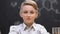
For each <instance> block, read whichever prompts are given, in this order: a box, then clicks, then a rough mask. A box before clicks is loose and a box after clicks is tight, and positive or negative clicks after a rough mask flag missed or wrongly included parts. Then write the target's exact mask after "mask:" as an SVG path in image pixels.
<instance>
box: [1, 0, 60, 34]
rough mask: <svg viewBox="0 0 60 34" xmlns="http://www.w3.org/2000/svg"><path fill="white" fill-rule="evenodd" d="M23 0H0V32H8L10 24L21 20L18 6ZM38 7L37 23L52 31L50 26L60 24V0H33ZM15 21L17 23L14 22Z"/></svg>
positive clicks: (4, 33) (5, 33)
mask: <svg viewBox="0 0 60 34" xmlns="http://www.w3.org/2000/svg"><path fill="white" fill-rule="evenodd" d="M23 1H24V0H0V2H1V5H0V7H1V8H0V30H1V32H2V34H7V33H8V32H9V27H10V25H14V24H18V23H21V22H22V19H21V18H20V17H19V14H18V12H19V8H20V4H21V2H23ZM35 1H36V2H37V4H38V7H39V10H38V11H39V13H41V14H40V16H39V17H38V19H37V20H36V22H37V23H39V24H42V25H44V26H45V28H46V29H47V31H48V32H50V33H52V27H59V26H60V4H59V3H60V0H35ZM16 22H17V23H16Z"/></svg>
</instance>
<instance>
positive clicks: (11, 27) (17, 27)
mask: <svg viewBox="0 0 60 34" xmlns="http://www.w3.org/2000/svg"><path fill="white" fill-rule="evenodd" d="M21 27H22V24H19V25H12V26H10V31H17V30H18V29H19V28H21Z"/></svg>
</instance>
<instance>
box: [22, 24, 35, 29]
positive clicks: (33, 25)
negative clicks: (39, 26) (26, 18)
mask: <svg viewBox="0 0 60 34" xmlns="http://www.w3.org/2000/svg"><path fill="white" fill-rule="evenodd" d="M35 24H36V23H33V24H32V27H33V29H34V30H35V28H36V26H35ZM26 28H27V26H26V24H25V23H23V30H25V29H26Z"/></svg>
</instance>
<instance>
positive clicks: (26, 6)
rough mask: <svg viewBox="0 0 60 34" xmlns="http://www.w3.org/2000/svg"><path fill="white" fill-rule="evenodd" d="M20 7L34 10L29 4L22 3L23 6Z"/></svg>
mask: <svg viewBox="0 0 60 34" xmlns="http://www.w3.org/2000/svg"><path fill="white" fill-rule="evenodd" d="M22 9H24V10H28V9H29V10H35V9H34V7H33V6H31V5H24V6H23V7H22Z"/></svg>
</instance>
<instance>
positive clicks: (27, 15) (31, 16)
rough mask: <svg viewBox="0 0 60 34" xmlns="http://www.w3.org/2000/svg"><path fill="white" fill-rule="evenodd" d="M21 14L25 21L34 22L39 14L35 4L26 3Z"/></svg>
mask: <svg viewBox="0 0 60 34" xmlns="http://www.w3.org/2000/svg"><path fill="white" fill-rule="evenodd" d="M20 16H21V17H22V18H23V20H24V22H25V23H33V22H34V20H35V18H37V16H38V12H37V10H36V9H34V8H33V6H30V5H24V6H23V7H22V11H21V13H20Z"/></svg>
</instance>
